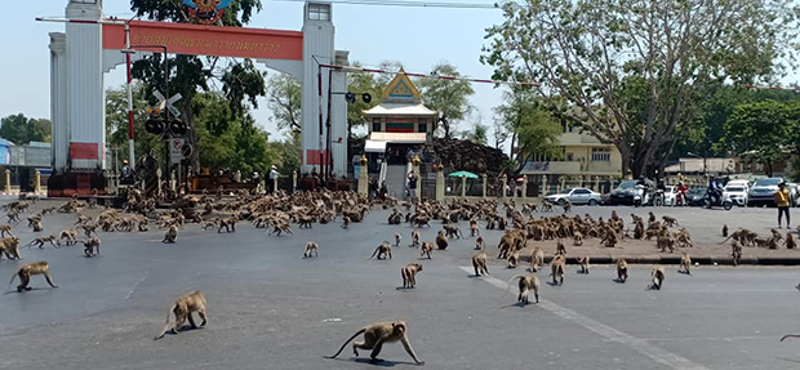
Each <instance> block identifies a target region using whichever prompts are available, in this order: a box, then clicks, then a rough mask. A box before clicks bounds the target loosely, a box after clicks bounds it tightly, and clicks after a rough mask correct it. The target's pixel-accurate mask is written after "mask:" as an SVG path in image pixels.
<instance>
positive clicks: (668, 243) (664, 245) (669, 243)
mask: <svg viewBox="0 0 800 370" xmlns="http://www.w3.org/2000/svg"><path fill="white" fill-rule="evenodd" d="M656 245H657V246H658V248H661V253H664V252H666V251H667V249H669V252H670V253H672V252H674V251H675V240H673V239H672V236H671V235H669V233H668V232H667V233H664V234H663V235H661V234H660V235H658V236H657V237H656Z"/></svg>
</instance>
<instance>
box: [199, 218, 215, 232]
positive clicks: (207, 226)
mask: <svg viewBox="0 0 800 370" xmlns="http://www.w3.org/2000/svg"><path fill="white" fill-rule="evenodd" d="M217 221H218V220H217V219H216V218H212V219H210V220H208V221H206V222H205V223H203V227H201V229H202V230H203V231H206V230H208V229H216V228H217Z"/></svg>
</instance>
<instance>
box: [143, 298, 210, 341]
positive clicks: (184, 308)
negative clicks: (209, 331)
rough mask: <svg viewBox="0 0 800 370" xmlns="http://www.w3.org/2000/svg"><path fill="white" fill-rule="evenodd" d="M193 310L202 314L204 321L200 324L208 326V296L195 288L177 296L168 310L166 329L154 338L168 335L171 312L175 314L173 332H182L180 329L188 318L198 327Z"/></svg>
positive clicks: (194, 326) (193, 326) (190, 322)
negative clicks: (193, 316)
mask: <svg viewBox="0 0 800 370" xmlns="http://www.w3.org/2000/svg"><path fill="white" fill-rule="evenodd" d="M193 312H197V314H198V315H200V318H201V319H203V322H202V323H200V326H201V327H203V326H206V322H207V321H206V296H205V295H204V294H203V292H201V291H199V290H195V291H193V292H190V293H189V294H186V295H183V296H180V297H178V298H175V302H174V303H173V304H172V307H170V309H169V312H167V320H166V325H165V326H164V330H163V331H162V332H161V334H159V335H157V336H156V337H155V338H153V340H157V339H161V338H164V335H166V334H167V332H168V331H169V326H170V325H169V316H170V313H172V314H174V315H175V325H174V326H173V327H172V332H173V333H174V334H176V335H177V334H179V333H180V330H181V329H182V328H183V324H185V323H186V320H187V319H188V320H189V324H191V325H192V328H194V329H196V328H197V325H196V324H195V323H194V319H193V318H192V313H193Z"/></svg>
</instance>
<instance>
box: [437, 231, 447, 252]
mask: <svg viewBox="0 0 800 370" xmlns="http://www.w3.org/2000/svg"><path fill="white" fill-rule="evenodd" d="M448 243H449V240H447V237H446V236H444V231H442V230H439V234H438V235H437V236H436V246H437V247H439V250H445V249H447V244H448Z"/></svg>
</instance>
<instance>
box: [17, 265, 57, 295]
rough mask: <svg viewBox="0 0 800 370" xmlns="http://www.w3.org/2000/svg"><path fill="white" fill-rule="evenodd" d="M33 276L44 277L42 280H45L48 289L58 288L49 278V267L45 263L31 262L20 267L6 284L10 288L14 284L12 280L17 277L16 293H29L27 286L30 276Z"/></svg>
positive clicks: (29, 288)
mask: <svg viewBox="0 0 800 370" xmlns="http://www.w3.org/2000/svg"><path fill="white" fill-rule="evenodd" d="M33 275H44V278H45V280H47V283H48V284H50V287H52V288H58V286H57V285H55V284H53V279H52V278H51V277H50V265H48V264H47V262H45V261H39V262H31V263H26V264H24V265H22V266H20V267H19V268H18V269H17V271H16V272H15V273H14V275H13V276H11V281H9V282H8V287H11V283H13V282H14V278H16V277H19V281H20V284H19V285H17V292H18V293H22V291H23V290H25V291H29V290H31V287H29V286H28V284H30V282H31V276H33ZM6 291H8V288H6Z"/></svg>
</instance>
